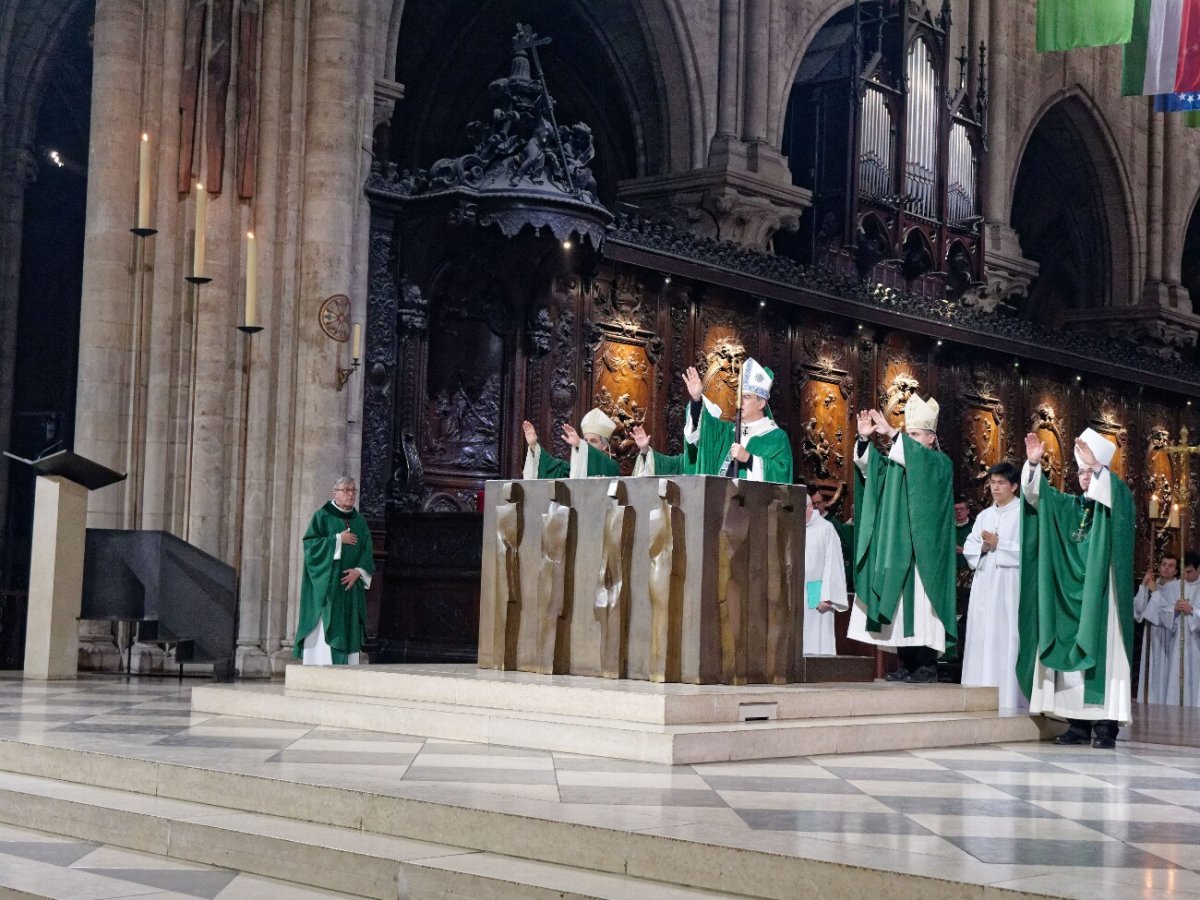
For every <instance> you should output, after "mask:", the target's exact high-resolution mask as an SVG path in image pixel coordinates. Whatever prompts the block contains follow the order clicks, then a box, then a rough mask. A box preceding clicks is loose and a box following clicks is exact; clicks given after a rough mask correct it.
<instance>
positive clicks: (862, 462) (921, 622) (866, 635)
mask: <svg viewBox="0 0 1200 900" xmlns="http://www.w3.org/2000/svg"><path fill="white" fill-rule="evenodd" d="M874 452H875V450H874V449H872V447H871V445H870V444H867V446H866V448H865V449H864V450H863V452H862V455H861V456H860V455H859V453H858V447H857V446H856V447H855V450H854V464H855V465H856V466H858V468H859V469H860V470H861V471H862V472H863V473H864V474H865V473H866V471H867V465H868V464H869V462H870V459H871V456H870V455H871V454H872V453H874ZM888 459H890V460H891V461H892V462H894V463H898V464H900V465H904V441H902V440H901V439H900V438H899V436H897V438H896V440H895V442H893V444H892V449H891V452H890V453H888ZM946 514H947V515H949V514H950V513H949V511H948V510H947V513H946ZM904 603H905V600H904V593H903V591H902V592H901V594H900V602H899V603H897V604H896V615H895V617H894V618H893V619H892V622H891V624H889V625H885V626H883V629H882V630H881V631H879V632H871V631H867V613H866V607H865V606H864V604H863V602H862V600H861V598H859V597H857V596H856V597H855V598H854V605H853V606H852V607H850V627H849V628H847V629H846V636H847V637H849V638H850V639H851V640H852V641H862V642H863V643H864V644H875V645H876V646H879V647H882V648H883V649H884V650H890V651H892V652H895V650H896V648H897V647H932V648H933V649H934V650H936V651H937V652H938V653H939V654H940V653H944V652H945V650H946V626H944V625H943V624H942V620H941V619H939V618H938V616H937V613H936V612H934V610H933V604H932V603H930V602H929V594H927V593H926V592H925V585H924V584H922V583H921V573H920V571H919V570H918V569H917V561H916V559H915V557H914V559H913V633H912V636H911V637H905V635H904Z"/></svg>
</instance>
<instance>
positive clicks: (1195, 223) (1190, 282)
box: [1179, 194, 1200, 312]
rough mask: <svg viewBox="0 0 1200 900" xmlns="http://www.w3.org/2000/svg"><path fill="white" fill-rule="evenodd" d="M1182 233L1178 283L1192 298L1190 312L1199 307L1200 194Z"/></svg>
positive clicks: (1193, 204)
mask: <svg viewBox="0 0 1200 900" xmlns="http://www.w3.org/2000/svg"><path fill="white" fill-rule="evenodd" d="M1185 228H1186V230H1185V231H1184V233H1183V259H1182V265H1181V266H1180V275H1179V280H1180V283H1181V284H1182V285H1183V286H1184V288H1186V289H1187V292H1188V294H1189V295H1190V296H1191V298H1192V311H1193V312H1196V311H1197V308H1198V307H1200V194H1197V196H1196V199H1195V201H1194V202H1193V203H1192V206H1191V214H1190V215H1189V216H1188V219H1187V222H1186V224H1185Z"/></svg>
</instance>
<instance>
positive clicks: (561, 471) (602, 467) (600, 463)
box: [537, 442, 621, 478]
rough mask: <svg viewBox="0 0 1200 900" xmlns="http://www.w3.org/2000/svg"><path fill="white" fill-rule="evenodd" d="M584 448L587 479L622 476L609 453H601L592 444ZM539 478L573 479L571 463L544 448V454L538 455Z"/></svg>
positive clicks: (585, 444)
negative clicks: (552, 454) (585, 449)
mask: <svg viewBox="0 0 1200 900" xmlns="http://www.w3.org/2000/svg"><path fill="white" fill-rule="evenodd" d="M583 446H584V447H586V448H587V477H588V478H594V477H596V476H602V477H604V478H613V477H616V476H617V475H620V474H621V469H620V467H619V466H618V465H617V461H616V460H615V459H613V458H612V457H611V456H609V455H608V454H607V453H601V452H600V451H599V450H597V449H596V448H595V447H593V446H592V445H591V444H588V443H586V442H584V444H583ZM537 477H538V478H570V477H571V461H570V460H566V459H558V458H556V457H553V456H551V455H550V454H549V453H547V452H546V448H545V447H543V448H542V452H541V453H539V454H538V470H537Z"/></svg>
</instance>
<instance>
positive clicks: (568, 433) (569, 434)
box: [563, 422, 579, 447]
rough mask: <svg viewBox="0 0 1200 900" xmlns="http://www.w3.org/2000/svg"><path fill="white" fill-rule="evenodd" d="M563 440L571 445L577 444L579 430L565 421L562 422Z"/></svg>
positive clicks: (576, 445)
mask: <svg viewBox="0 0 1200 900" xmlns="http://www.w3.org/2000/svg"><path fill="white" fill-rule="evenodd" d="M563 440H564V441H566V442H567V443H568V444H570V445H571V446H572V447H578V446H579V432H578V431H576V430H575V427H574V426H573V425H570V424H568V423H566V422H564V423H563Z"/></svg>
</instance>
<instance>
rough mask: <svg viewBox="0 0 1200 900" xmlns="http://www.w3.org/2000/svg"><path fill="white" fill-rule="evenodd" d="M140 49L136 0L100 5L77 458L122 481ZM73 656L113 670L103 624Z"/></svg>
mask: <svg viewBox="0 0 1200 900" xmlns="http://www.w3.org/2000/svg"><path fill="white" fill-rule="evenodd" d="M141 41H142V2H141V0H97V2H96V19H95V26H94V30H93V57H92V59H93V61H92V113H91V133H92V140H91V146H90V148H89V152H88V200H87V216H86V219H85V224H84V244H83V296H84V297H86V298H87V302H86V303H84V304H83V305H82V307H81V309H80V320H79V383H78V389H77V395H76V405H75V450H76V451H77V452H79V453H80V454H82V455H83V456H87V457H89V458H91V459H94V460H96V461H97V462H99V463H102V464H103V465H106V466H109V467H110V468H113V469H116V470H118V471H122V472H123V471H125V470H126V468H127V462H128V459H127V454H128V446H127V441H126V434H127V429H128V426H129V399H130V393H129V389H130V366H129V363H130V356H129V354H130V350H131V349H132V348H131V347H130V339H131V334H130V329H131V315H132V306H133V293H134V288H135V278H136V275H137V273H136V272H135V271H134V266H135V259H136V258H137V254H136V252H135V250H136V246H135V242H136V241H137V240H138V239H137V238H135V237H133V235H131V234H130V233H129V229H130V228H131V227H132V226H133V223H134V219H135V216H136V203H137V177H138V170H137V159H138V152H137V147H138V139H139V134H138V128H137V123H139V122H141V121H142V108H141V98H140V95H139V90H140V86H141V83H142V67H141V58H140V53H141ZM114 122H116V123H123V124H124V125H125V127H126V128H127V130H128V133H125V131H121V132H119V133H116V134H114V133H113V123H114ZM158 174H160V173H156V175H158ZM151 224H154V220H153V219H152V221H151ZM148 240H150V241H153V240H154V238H149V239H148ZM129 489H130V488H129V486H127V485H125V484H121V485H114V486H113V487H111V488H109V489H108V490H106V491H98V492H97V493H96V496H95V497H93V498H92V500H91V503H90V505H89V510H88V524H89V525H90V526H93V527H100V528H120V527H125V526H128V524H129V523H127V522H126V521H125V515H124V510H125V493H126V491H127V490H129ZM79 657H80V668H83V669H96V668H98V669H107V668H113V667H115V666H116V665H117V664H118V662H119V654H118V653H117V648H116V645H115V644H114V643H113V640H112V629H111V626H110V625H109V624H108V623H106V622H82V623H80V647H79Z"/></svg>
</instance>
